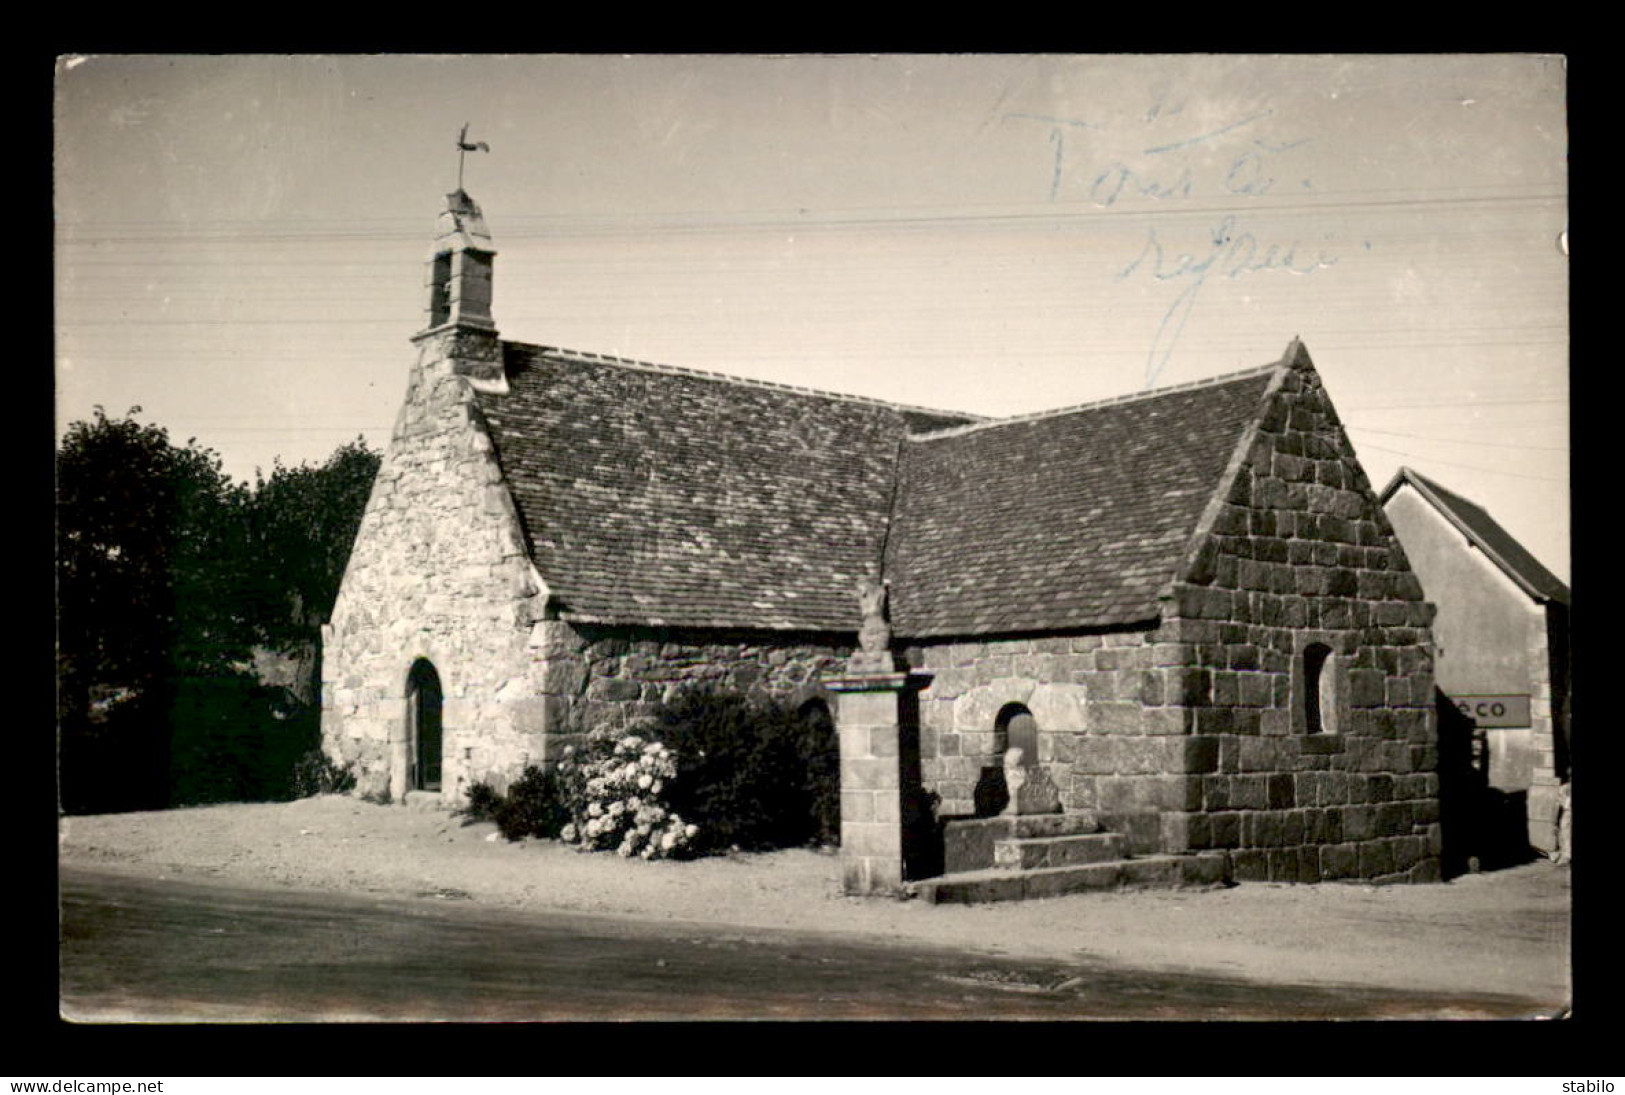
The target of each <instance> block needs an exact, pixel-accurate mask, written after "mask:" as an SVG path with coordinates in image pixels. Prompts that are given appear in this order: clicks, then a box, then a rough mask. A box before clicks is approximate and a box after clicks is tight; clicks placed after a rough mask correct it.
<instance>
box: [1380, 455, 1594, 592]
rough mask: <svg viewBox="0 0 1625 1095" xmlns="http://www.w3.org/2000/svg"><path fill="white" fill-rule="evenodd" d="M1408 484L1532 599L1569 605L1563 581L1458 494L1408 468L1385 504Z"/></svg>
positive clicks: (1392, 484)
mask: <svg viewBox="0 0 1625 1095" xmlns="http://www.w3.org/2000/svg"><path fill="white" fill-rule="evenodd" d="M1406 483H1409V484H1410V485H1411V486H1412V487H1414V488H1416V492H1417V493H1418V494H1420V495H1421V496H1422V497H1423V498H1425V499H1426V500H1427V501H1428V502H1429V503H1431V504H1432V505H1433V507H1434V508H1435V509H1437V510H1438V511H1439V512H1440V513H1441V514H1443V515H1444V517H1445V519H1446V520H1448V521H1449V522H1450V523H1451V524H1453V525H1455V526H1456V528H1457V529H1459V530H1460V531H1461V533H1462V535H1464V536H1466V537H1467V539H1468V541H1470V542H1471V543H1472V544H1473V545H1474V546H1475V547H1477V548H1478V549H1479V550H1480V551H1482V552H1483V553H1484V554H1485V556H1486V557H1487V558H1489V559H1490V561H1492V562H1493V563H1495V565H1496V566H1498V567H1500V568H1501V570H1502V571H1503V572H1504V573H1505V574H1506V575H1507V577H1509V578H1511V579H1512V580H1513V581H1514V582H1516V583H1517V584H1518V585H1519V586H1520V587H1522V589H1523V591H1524V592H1525V593H1527V594H1529V596H1531V597H1533V598H1534V599H1535V600H1537V601H1556V602H1557V603H1558V604H1563V605H1566V604H1568V603H1569V587H1568V586H1566V585H1564V584H1563V580H1562V579H1561V578H1559V577H1558V576H1557V575H1555V574H1553V573H1552V572H1551V571H1550V570H1547V569H1546V567H1545V566H1544V565H1542V563H1541V561H1540V560H1539V559H1536V558H1535V557H1534V556H1533V555H1531V554H1529V551H1528V550H1527V549H1526V548H1525V547H1524V546H1523V545H1522V544H1520V543H1519V542H1518V541H1517V540H1516V539H1514V538H1513V536H1512V534H1511V533H1510V532H1508V531H1507V530H1506V529H1504V528H1502V527H1501V525H1500V523H1499V522H1497V521H1496V520H1495V518H1493V517H1491V516H1490V515H1489V513H1487V512H1486V511H1485V510H1484V508H1483V507H1482V506H1479V505H1478V504H1476V503H1474V502H1470V501H1468V500H1467V499H1465V498H1463V497H1462V496H1461V495H1459V494H1457V493H1455V492H1454V491H1450V490H1446V489H1445V488H1444V487H1441V486H1440V485H1439V484H1438V483H1435V482H1434V481H1433V480H1431V479H1429V478H1428V477H1427V476H1425V475H1422V474H1421V473H1420V472H1417V471H1415V470H1414V469H1411V468H1406V467H1402V468H1400V469H1399V470H1398V471H1397V472H1395V473H1394V477H1393V478H1392V479H1390V480H1389V481H1388V485H1387V486H1386V487H1384V488H1383V489H1382V495H1381V501H1382V504H1383V505H1387V504H1388V499H1390V498H1392V497H1393V496H1394V493H1395V492H1396V491H1398V490H1399V488H1400V487H1401V486H1403V485H1405V484H1406Z"/></svg>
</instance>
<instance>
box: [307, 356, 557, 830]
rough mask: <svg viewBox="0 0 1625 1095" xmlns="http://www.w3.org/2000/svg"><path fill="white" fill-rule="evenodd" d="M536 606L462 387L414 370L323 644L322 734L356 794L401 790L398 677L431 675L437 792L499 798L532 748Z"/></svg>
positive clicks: (497, 477) (496, 470) (538, 722)
mask: <svg viewBox="0 0 1625 1095" xmlns="http://www.w3.org/2000/svg"><path fill="white" fill-rule="evenodd" d="M545 597H546V593H545V589H544V588H543V586H542V583H541V580H540V578H539V577H538V576H537V574H536V573H535V570H534V568H533V567H532V566H531V563H530V560H529V556H528V553H527V551H526V549H525V545H524V540H523V536H522V533H521V530H520V525H519V520H518V516H517V513H516V511H515V509H514V506H513V502H512V500H511V498H510V497H509V494H508V489H507V487H506V486H505V485H504V483H503V480H502V472H501V469H500V467H499V466H498V464H497V461H496V459H495V457H494V456H493V451H492V445H491V439H490V436H489V434H488V433H487V431H486V428H485V426H484V424H483V422H482V420H481V418H480V415H479V412H478V410H477V408H476V407H475V405H474V400H473V392H472V389H471V388H470V386H469V382H468V381H467V380H466V379H464V378H463V377H462V376H459V375H455V373H454V372H453V369H452V367H451V365H450V363H449V362H447V361H445V360H444V359H439V360H436V358H435V355H434V354H433V353H432V352H428V353H425V355H424V358H423V359H422V360H420V362H419V364H418V366H417V368H416V369H414V372H413V376H412V380H411V383H410V385H409V388H408V392H407V398H406V401H405V405H404V406H403V407H402V410H401V412H400V416H399V418H398V419H397V421H396V425H395V431H394V435H393V437H392V438H391V440H390V444H389V447H388V449H387V450H386V452H385V455H384V459H383V462H382V465H381V466H380V468H379V471H378V477H377V479H376V481H375V482H374V485H373V490H372V495H371V497H370V499H369V501H368V503H367V508H366V511H365V513H364V515H363V517H362V521H361V527H360V530H359V532H358V534H357V537H356V544H355V548H354V550H353V552H352V553H351V556H350V562H349V566H348V568H347V570H346V572H345V577H344V582H343V585H342V587H341V590H340V594H339V597H338V601H337V604H336V605H335V607H334V611H333V617H332V621H331V623H330V624H329V625H328V627H327V628H326V630H325V634H324V656H323V663H322V664H323V673H322V676H323V683H322V707H323V710H322V736H323V743H324V748H325V749H326V751H327V752H328V754H329V755H330V756H331V757H333V758H334V759H335V760H337V761H339V762H340V763H350V764H354V765H355V766H356V770H357V773H358V784H359V790H361V791H362V792H363V793H372V794H378V793H382V792H385V791H387V792H389V793H390V794H391V795H392V796H393V797H394V798H396V799H397V800H398V799H399V798H400V797H401V795H402V794H403V793H404V792H405V791H406V790H407V789H408V788H407V786H406V779H407V747H408V740H409V734H408V728H407V726H406V680H407V674H408V671H409V670H410V669H411V666H412V664H413V662H414V661H415V660H416V659H417V658H420V657H422V658H427V659H428V660H429V661H430V662H431V663H432V664H433V665H434V668H435V671H436V672H437V674H438V675H439V677H440V682H441V686H442V689H443V691H444V707H443V710H442V724H443V729H442V735H443V750H444V752H443V764H442V784H441V786H442V794H443V795H444V796H445V797H446V798H447V799H451V800H456V799H457V798H460V797H461V796H462V795H463V794H465V793H466V790H467V787H468V786H469V784H471V783H473V782H476V781H479V780H482V779H493V778H495V779H498V780H499V781H500V782H502V783H503V784H504V785H505V784H506V780H507V778H508V777H509V775H511V774H517V773H518V772H519V771H521V770H522V769H523V767H524V764H525V763H526V762H528V761H529V760H530V759H531V758H535V757H539V756H541V754H542V751H543V741H544V732H545V722H544V717H545V712H544V710H543V706H542V701H541V699H540V693H541V689H540V687H539V684H540V680H539V678H540V675H541V671H542V669H543V668H544V667H543V666H542V665H540V664H539V662H538V660H537V659H536V658H535V657H534V655H533V653H532V651H531V650H530V647H529V643H528V640H529V636H530V632H531V626H532V623H533V622H534V621H535V620H536V619H537V618H538V617H540V616H541V609H542V605H543V603H544V601H545Z"/></svg>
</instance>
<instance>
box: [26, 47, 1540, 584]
mask: <svg viewBox="0 0 1625 1095" xmlns="http://www.w3.org/2000/svg"><path fill="white" fill-rule="evenodd" d="M1565 80H1566V75H1565V66H1564V62H1563V60H1562V58H1560V57H1555V56H1547V55H1510V54H1502V55H1496V54H1480V55H1446V54H1436V55H1417V56H1403V55H1361V56H1347V57H1344V56H1284V57H1278V56H1272V57H1255V56H1238V55H1172V56H1152V55H1102V56H1089V55H987V56H976V55H951V56H948V55H873V56H870V55H865V56H819V55H790V56H772V57H766V56H762V57H756V56H748V55H728V56H686V55H644V56H610V55H595V56H549V55H542V56H514V57H503V56H475V57H453V56H387V55H386V56H354V55H350V56H274V57H273V56H263V57H262V56H251V55H227V56H89V57H65V58H62V59H60V60H59V62H58V66H57V72H56V88H55V146H56V147H55V153H56V155H55V186H54V202H55V216H56V222H55V223H56V254H55V259H56V262H55V272H56V295H55V310H56V315H55V320H56V361H55V370H56V399H57V406H56V418H57V426H58V430H59V431H60V430H61V429H63V428H65V426H66V425H67V424H68V423H70V422H73V421H78V420H84V419H87V418H89V417H90V416H91V415H93V413H94V409H95V407H97V406H101V407H103V408H105V410H106V412H107V413H108V414H109V415H110V416H114V417H117V416H118V415H121V414H123V413H124V412H126V411H127V410H129V409H130V408H131V407H133V406H139V407H141V412H140V414H139V415H138V417H139V418H140V419H141V420H142V421H146V422H153V423H156V424H158V425H161V426H163V427H165V428H166V429H168V431H169V433H170V436H171V438H172V439H173V440H174V441H176V442H177V443H183V442H184V441H186V440H187V439H189V438H194V437H195V438H196V439H197V440H198V442H199V443H201V444H203V445H205V446H207V447H209V448H212V449H214V450H215V451H217V452H218V453H220V455H221V457H222V459H223V462H224V465H225V468H226V470H227V471H228V472H229V473H230V474H231V475H232V476H234V477H235V478H238V479H242V480H247V481H250V482H251V481H252V480H253V477H254V475H255V473H256V469H260V470H263V471H264V472H266V473H269V471H270V469H271V467H272V466H273V461H275V460H277V459H280V460H281V461H282V462H283V463H286V464H299V463H302V462H313V461H321V460H322V459H324V458H325V457H326V456H327V455H328V454H329V453H331V452H332V451H333V450H334V449H335V448H336V447H338V446H339V445H340V444H343V443H344V442H346V441H350V440H353V439H354V438H356V437H357V436H362V437H365V438H366V439H367V440H368V442H369V443H370V444H371V445H373V447H375V448H382V447H383V446H384V445H385V444H386V443H387V441H388V436H389V430H390V425H391V423H392V422H393V421H394V417H395V413H396V411H397V409H398V408H399V405H400V402H401V399H402V396H403V395H404V393H405V387H406V379H407V370H408V368H409V366H410V364H411V361H412V357H413V352H412V347H411V346H410V343H409V341H408V340H409V339H410V336H411V335H412V334H414V333H415V332H416V331H418V330H419V329H420V328H421V327H422V326H423V321H424V311H423V309H424V303H425V302H424V291H423V280H424V261H425V259H426V258H427V255H428V248H429V245H430V241H431V239H432V237H433V234H434V227H435V221H436V217H437V215H438V213H439V210H440V209H441V207H442V206H443V204H444V200H445V197H444V196H445V194H446V193H448V192H449V191H451V190H453V189H455V188H456V186H457V182H458V153H457V151H456V149H455V147H454V145H455V142H456V139H457V136H458V134H459V132H460V131H461V129H462V127H463V126H464V125H465V124H467V125H469V131H468V137H469V139H470V140H479V141H484V142H486V143H487V144H488V145H489V146H490V151H489V152H473V153H470V154H468V156H467V158H466V162H465V164H464V168H463V170H464V179H463V182H464V185H465V187H466V188H467V190H468V191H469V192H470V193H471V194H472V195H473V196H474V197H475V199H476V200H477V201H478V202H479V203H480V205H481V207H482V208H483V210H484V213H485V217H486V222H487V224H488V226H489V228H490V230H491V233H492V237H493V240H494V242H495V246H496V248H497V252H498V255H497V259H496V272H495V292H494V303H493V309H492V310H493V314H494V316H495V318H496V322H497V325H498V328H499V330H500V331H501V333H502V336H503V337H504V338H507V339H511V340H515V341H521V342H529V343H534V344H537V345H543V346H553V347H563V348H567V349H575V350H585V351H591V352H596V353H604V354H612V355H616V356H621V357H627V358H632V359H635V360H640V361H652V362H657V363H661V364H667V365H678V366H685V367H689V368H696V369H707V370H713V371H717V372H722V373H727V374H731V375H736V376H745V377H754V378H759V379H764V380H772V381H779V382H784V383H791V384H799V385H805V386H809V387H815V388H820V389H825V390H830V391H837V392H849V393H854V394H859V395H866V396H873V397H876V398H881V399H886V400H892V401H896V402H901V403H907V404H912V405H919V406H927V407H937V408H943V409H948V410H961V411H970V412H974V413H979V414H984V415H990V416H1004V415H1011V414H1022V413H1028V412H1033V411H1042V410H1046V409H1051V408H1059V407H1066V406H1071V405H1075V404H1078V403H1084V402H1089V401H1092V400H1096V399H1102V398H1110V397H1114V396H1119V395H1125V394H1130V393H1133V392H1136V391H1140V390H1144V389H1146V388H1154V387H1162V386H1167V385H1173V384H1182V383H1186V382H1189V381H1195V380H1201V379H1204V378H1207V377H1211V376H1217V375H1220V374H1223V373H1226V372H1233V371H1236V370H1239V369H1246V368H1252V367H1254V366H1259V365H1264V364H1268V363H1270V362H1273V361H1275V360H1277V359H1278V358H1279V357H1280V356H1281V354H1282V352H1283V350H1284V349H1285V348H1286V346H1287V345H1288V343H1289V342H1290V341H1291V340H1292V339H1293V338H1294V337H1297V338H1301V339H1302V340H1303V342H1304V344H1305V345H1306V346H1307V348H1308V349H1309V352H1310V354H1311V356H1312V357H1313V359H1314V362H1315V365H1316V368H1317V369H1318V370H1319V372H1320V374H1321V376H1322V378H1323V380H1324V381H1325V384H1326V387H1327V389H1328V391H1329V392H1330V394H1331V396H1332V399H1333V402H1334V404H1335V405H1336V407H1337V409H1338V412H1339V414H1340V415H1341V417H1342V419H1343V423H1344V426H1345V428H1346V429H1347V431H1348V434H1349V436H1350V439H1351V440H1352V442H1353V444H1354V446H1355V448H1356V450H1357V452H1358V455H1359V458H1360V461H1361V464H1362V466H1363V467H1364V468H1365V470H1366V473H1367V475H1368V477H1369V478H1370V480H1371V482H1372V485H1373V486H1374V487H1375V488H1377V489H1379V490H1380V489H1381V488H1382V486H1383V485H1384V484H1385V483H1386V482H1387V481H1388V480H1389V478H1390V477H1391V476H1392V475H1393V473H1394V472H1395V470H1396V469H1397V468H1398V467H1399V466H1400V465H1402V464H1403V465H1408V466H1410V467H1413V468H1415V469H1416V470H1418V471H1420V472H1422V473H1423V474H1424V475H1427V476H1429V477H1430V478H1433V479H1435V480H1437V481H1438V482H1440V483H1441V484H1443V485H1444V486H1446V487H1447V488H1449V489H1451V490H1453V491H1455V492H1456V493H1458V494H1461V495H1463V496H1465V497H1467V498H1470V499H1472V500H1473V501H1475V502H1477V503H1479V504H1480V505H1482V506H1484V507H1485V508H1486V509H1487V510H1488V511H1489V512H1490V513H1491V514H1492V515H1493V516H1494V517H1495V518H1496V519H1497V520H1499V521H1500V522H1501V524H1503V525H1504V526H1505V527H1506V528H1507V529H1508V530H1509V531H1510V532H1511V533H1512V534H1513V535H1514V536H1516V537H1517V538H1518V539H1520V540H1521V541H1522V542H1523V543H1524V545H1525V546H1526V547H1528V548H1529V550H1531V551H1532V552H1533V553H1534V554H1535V555H1536V556H1537V557H1539V558H1540V559H1541V561H1542V562H1544V563H1545V564H1546V565H1547V566H1548V567H1550V568H1551V569H1552V570H1553V571H1554V572H1555V573H1557V574H1558V575H1559V577H1561V578H1563V579H1564V580H1568V578H1569V576H1570V569H1569V536H1570V533H1569V529H1570V523H1569V521H1570V519H1569V485H1568V468H1569V457H1568V446H1569V385H1568V380H1569V361H1568V356H1569V355H1568V343H1569V326H1568V297H1569V280H1568V279H1569V275H1568V258H1567V247H1568V244H1567V227H1568V225H1567V221H1568V181H1567V151H1568V132H1567V119H1566V113H1565V94H1566V92H1565Z"/></svg>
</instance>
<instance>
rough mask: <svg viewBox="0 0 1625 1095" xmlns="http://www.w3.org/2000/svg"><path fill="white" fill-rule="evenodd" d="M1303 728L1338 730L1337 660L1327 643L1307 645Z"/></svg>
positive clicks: (1308, 731)
mask: <svg viewBox="0 0 1625 1095" xmlns="http://www.w3.org/2000/svg"><path fill="white" fill-rule="evenodd" d="M1303 731H1304V733H1306V734H1335V733H1337V662H1336V660H1335V659H1334V658H1333V657H1332V648H1331V647H1329V646H1327V645H1326V644H1325V643H1310V644H1309V645H1308V646H1306V647H1304V648H1303Z"/></svg>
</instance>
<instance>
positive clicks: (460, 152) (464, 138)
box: [457, 122, 491, 190]
mask: <svg viewBox="0 0 1625 1095" xmlns="http://www.w3.org/2000/svg"><path fill="white" fill-rule="evenodd" d="M468 125H469V123H467V122H464V123H463V131H462V132H461V133H459V134H457V189H458V190H461V189H462V188H463V159H464V158H465V157H466V156H467V155H468V154H469V153H470V152H489V151H491V146H490V145H488V144H486V143H485V142H484V141H474V142H473V143H470V142H469V140H468Z"/></svg>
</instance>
